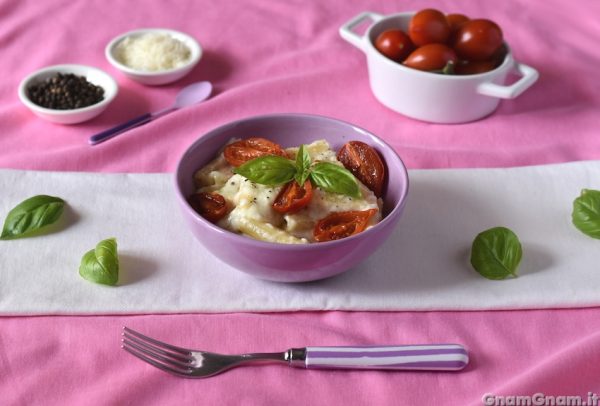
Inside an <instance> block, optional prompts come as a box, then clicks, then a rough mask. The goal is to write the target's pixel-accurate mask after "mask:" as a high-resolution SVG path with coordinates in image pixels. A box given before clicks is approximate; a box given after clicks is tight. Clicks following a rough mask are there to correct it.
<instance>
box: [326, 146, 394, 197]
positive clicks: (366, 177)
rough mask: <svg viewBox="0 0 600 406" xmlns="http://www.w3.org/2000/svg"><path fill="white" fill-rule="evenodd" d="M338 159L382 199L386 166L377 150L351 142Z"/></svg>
mask: <svg viewBox="0 0 600 406" xmlns="http://www.w3.org/2000/svg"><path fill="white" fill-rule="evenodd" d="M337 159H338V160H339V161H340V162H341V163H342V164H343V165H344V167H345V168H346V169H348V170H349V171H350V172H352V174H353V175H354V176H356V178H357V179H358V180H360V181H361V182H362V183H363V184H364V185H365V186H366V187H368V188H369V189H370V190H372V191H373V193H375V196H377V197H381V195H382V193H383V181H384V179H385V166H384V165H383V161H382V160H381V157H380V156H379V153H378V152H377V151H376V150H375V148H373V147H372V146H370V145H368V144H365V143H364V142H361V141H350V142H348V143H346V144H344V146H343V147H342V148H341V149H340V150H339V152H338V154H337Z"/></svg>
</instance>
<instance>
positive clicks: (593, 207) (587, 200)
mask: <svg viewBox="0 0 600 406" xmlns="http://www.w3.org/2000/svg"><path fill="white" fill-rule="evenodd" d="M571 217H572V221H573V225H574V226H575V227H577V229H578V230H579V231H581V232H582V233H584V234H585V235H588V236H590V237H592V238H597V239H600V190H593V189H583V190H582V191H581V195H580V196H579V197H578V198H576V199H575V200H574V201H573V213H572V215H571Z"/></svg>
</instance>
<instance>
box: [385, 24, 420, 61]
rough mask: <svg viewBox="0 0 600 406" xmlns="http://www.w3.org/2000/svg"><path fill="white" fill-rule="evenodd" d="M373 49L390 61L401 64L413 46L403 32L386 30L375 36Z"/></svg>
mask: <svg viewBox="0 0 600 406" xmlns="http://www.w3.org/2000/svg"><path fill="white" fill-rule="evenodd" d="M375 48H377V50H378V51H379V52H381V53H382V54H384V55H385V56H387V57H388V58H390V59H391V60H393V61H396V62H402V61H403V60H404V58H406V57H407V56H408V54H410V53H411V52H412V51H413V49H415V46H414V45H413V43H412V42H411V40H410V38H409V37H408V35H406V34H405V33H404V31H401V30H387V31H384V32H382V33H381V34H379V35H378V36H377V39H376V40H375Z"/></svg>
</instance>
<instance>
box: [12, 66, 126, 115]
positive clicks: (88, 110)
mask: <svg viewBox="0 0 600 406" xmlns="http://www.w3.org/2000/svg"><path fill="white" fill-rule="evenodd" d="M57 73H72V74H74V75H77V76H83V77H85V78H86V80H87V81H88V82H90V83H92V84H94V85H96V86H100V87H101V88H103V89H104V99H103V100H102V101H100V102H98V103H96V104H92V105H91V106H87V107H82V108H79V109H72V110H57V109H49V108H46V107H42V106H40V105H37V104H35V103H34V102H32V101H31V99H30V98H29V93H28V89H29V87H30V86H31V85H33V84H36V83H40V82H43V81H44V80H46V79H48V78H50V77H52V76H54V75H56V74H57ZM118 92H119V86H118V85H117V82H116V81H115V80H114V79H113V77H112V76H110V75H109V74H108V73H106V72H104V71H103V70H100V69H98V68H94V67H92V66H85V65H74V64H65V65H53V66H48V67H47V68H43V69H40V70H38V71H35V72H33V73H31V74H30V75H29V76H27V77H26V78H25V79H23V80H22V81H21V84H20V85H19V98H20V99H21V101H22V102H23V104H24V105H25V106H27V107H28V108H29V110H31V111H32V112H33V113H34V114H36V115H37V116H39V117H41V118H43V119H45V120H48V121H52V122H54V123H60V124H76V123H82V122H84V121H87V120H90V119H92V118H94V117H96V116H97V115H98V114H100V113H102V112H103V111H104V110H105V109H106V108H107V107H108V105H109V104H110V103H111V102H112V101H113V100H114V98H115V97H116V96H117V93H118Z"/></svg>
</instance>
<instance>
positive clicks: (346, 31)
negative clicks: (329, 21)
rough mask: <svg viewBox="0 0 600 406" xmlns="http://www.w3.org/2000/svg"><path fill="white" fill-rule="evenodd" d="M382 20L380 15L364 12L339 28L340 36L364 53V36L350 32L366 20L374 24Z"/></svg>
mask: <svg viewBox="0 0 600 406" xmlns="http://www.w3.org/2000/svg"><path fill="white" fill-rule="evenodd" d="M382 18H383V16H382V15H381V14H377V13H373V12H371V11H364V12H362V13H360V14H359V15H357V16H356V17H354V18H353V19H351V20H350V21H348V22H346V23H345V24H344V25H342V26H341V27H340V36H341V37H342V38H343V39H345V40H346V41H348V42H349V43H350V44H352V45H354V46H355V47H356V48H358V49H360V50H361V51H363V52H365V49H364V44H365V37H364V35H358V34H357V33H355V32H354V31H352V30H353V29H354V27H356V26H357V25H359V24H361V23H362V22H363V21H365V20H366V19H371V20H373V21H374V22H376V21H379V20H381V19H382Z"/></svg>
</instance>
